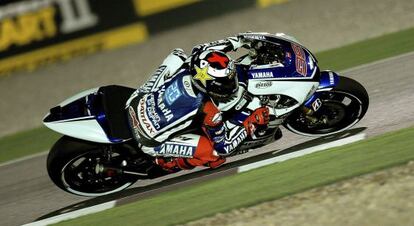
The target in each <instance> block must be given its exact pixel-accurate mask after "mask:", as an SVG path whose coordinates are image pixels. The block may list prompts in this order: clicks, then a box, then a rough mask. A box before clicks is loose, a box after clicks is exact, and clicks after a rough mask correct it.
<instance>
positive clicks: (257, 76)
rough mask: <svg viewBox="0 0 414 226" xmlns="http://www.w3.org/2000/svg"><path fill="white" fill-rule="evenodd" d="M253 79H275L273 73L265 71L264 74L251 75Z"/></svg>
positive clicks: (255, 73)
mask: <svg viewBox="0 0 414 226" xmlns="http://www.w3.org/2000/svg"><path fill="white" fill-rule="evenodd" d="M251 75H252V78H254V79H256V78H273V77H274V76H273V72H272V71H264V72H253V73H251Z"/></svg>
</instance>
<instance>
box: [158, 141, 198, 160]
mask: <svg viewBox="0 0 414 226" xmlns="http://www.w3.org/2000/svg"><path fill="white" fill-rule="evenodd" d="M194 151H195V147H194V146H188V145H183V144H171V143H164V144H162V145H161V148H160V149H159V151H158V154H159V155H164V156H174V157H190V158H191V157H193V156H194Z"/></svg>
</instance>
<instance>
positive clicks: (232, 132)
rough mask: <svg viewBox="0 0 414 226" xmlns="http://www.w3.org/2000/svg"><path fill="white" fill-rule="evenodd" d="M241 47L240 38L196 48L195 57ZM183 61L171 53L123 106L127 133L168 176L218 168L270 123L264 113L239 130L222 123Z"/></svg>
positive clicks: (262, 110) (180, 53) (180, 55)
mask: <svg viewBox="0 0 414 226" xmlns="http://www.w3.org/2000/svg"><path fill="white" fill-rule="evenodd" d="M241 46H242V42H241V41H240V40H239V38H237V37H232V38H228V39H226V40H221V41H216V42H213V43H209V44H202V45H199V46H196V47H195V48H194V49H193V53H194V52H196V51H203V50H206V49H215V50H221V51H231V50H236V49H237V48H239V47H241ZM186 61H187V62H188V58H187V56H186V55H185V54H184V52H183V51H182V50H180V49H175V50H174V51H173V52H172V53H171V54H170V55H169V56H168V57H167V58H166V59H165V60H164V62H163V63H162V65H161V66H160V67H159V68H158V69H157V70H156V72H155V73H154V75H153V76H152V77H151V78H150V79H149V80H148V81H147V82H146V83H145V84H144V85H142V86H141V87H140V88H138V89H137V90H136V91H135V92H134V93H133V94H132V96H131V97H130V99H129V100H128V102H127V105H126V108H127V112H128V120H129V124H130V127H131V130H132V132H133V135H134V138H135V139H136V140H137V142H138V143H139V144H140V145H142V147H141V149H142V150H143V151H144V152H145V153H147V154H149V155H152V156H155V157H156V162H157V163H158V164H159V165H160V166H161V167H163V168H164V169H166V170H172V171H174V170H177V169H192V168H194V167H195V166H202V165H204V166H208V167H211V168H215V167H218V166H220V165H221V164H223V163H224V162H225V156H228V155H230V154H231V153H232V152H233V151H234V150H236V148H237V146H238V145H239V144H240V143H241V142H242V141H243V140H244V139H246V138H247V136H249V135H251V134H252V133H253V132H254V130H255V128H256V126H257V125H266V124H267V123H268V121H269V113H268V110H267V108H266V107H262V108H259V109H257V110H256V111H254V112H253V113H252V114H251V115H250V116H249V117H247V118H246V119H245V120H244V121H243V122H242V123H239V124H234V123H230V122H229V121H228V120H223V114H222V112H221V111H220V109H219V108H218V104H219V103H217V101H216V102H215V101H214V100H213V99H212V98H210V97H209V96H208V95H207V94H205V93H203V92H200V91H199V90H197V89H196V88H195V87H194V86H193V83H192V75H191V74H190V72H189V68H188V67H186V65H188V64H186ZM233 101H237V100H233Z"/></svg>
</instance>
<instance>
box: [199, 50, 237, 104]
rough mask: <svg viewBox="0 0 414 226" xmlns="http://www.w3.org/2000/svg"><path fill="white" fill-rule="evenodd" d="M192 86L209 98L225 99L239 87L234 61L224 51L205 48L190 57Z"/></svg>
mask: <svg viewBox="0 0 414 226" xmlns="http://www.w3.org/2000/svg"><path fill="white" fill-rule="evenodd" d="M191 74H192V78H193V79H192V81H193V84H194V86H195V87H196V88H197V89H198V90H200V91H201V92H203V93H206V94H208V95H209V96H210V97H211V98H213V99H214V100H218V101H227V100H229V99H230V98H231V97H233V96H234V94H235V93H237V90H238V88H239V84H238V80H237V76H236V69H235V67H234V61H233V60H232V59H231V58H230V57H229V56H228V55H227V54H225V53H224V52H221V51H218V50H206V51H202V52H201V53H199V54H196V55H194V56H193V57H192V59H191Z"/></svg>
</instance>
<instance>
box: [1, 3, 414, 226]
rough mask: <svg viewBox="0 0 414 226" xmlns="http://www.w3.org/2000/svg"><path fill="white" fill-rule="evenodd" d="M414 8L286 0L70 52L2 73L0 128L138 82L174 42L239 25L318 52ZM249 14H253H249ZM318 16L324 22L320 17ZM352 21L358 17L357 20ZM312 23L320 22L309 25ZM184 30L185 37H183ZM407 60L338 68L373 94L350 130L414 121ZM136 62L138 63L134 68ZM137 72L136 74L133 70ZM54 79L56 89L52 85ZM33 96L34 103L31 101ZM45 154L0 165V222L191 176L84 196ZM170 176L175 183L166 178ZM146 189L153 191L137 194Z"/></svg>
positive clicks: (30, 122) (388, 24) (287, 136)
mask: <svg viewBox="0 0 414 226" xmlns="http://www.w3.org/2000/svg"><path fill="white" fill-rule="evenodd" d="M345 5H346V6H348V8H346V9H344V7H345ZM312 6H313V7H314V11H312V13H313V14H318V15H320V16H319V17H313V16H312V14H311V13H310V12H307V11H303V10H302V12H301V14H300V15H298V14H295V13H294V12H300V10H301V9H303V8H305V7H308V8H309V7H312ZM318 6H319V7H318ZM321 6H323V8H322V7H321ZM381 10H382V11H381ZM372 11H376V16H365V17H363V16H362V14H364V13H372ZM333 12H335V13H333ZM413 12H414V2H412V1H411V0H410V1H408V0H407V1H406V0H403V1H398V2H393V1H385V0H384V1H374V0H366V1H364V2H362V3H360V2H359V1H356V0H348V1H340V2H337V1H328V0H315V1H312V3H308V2H307V1H292V2H290V3H287V4H284V5H280V6H277V7H271V8H268V9H264V10H256V9H252V10H245V11H241V12H237V13H234V14H231V15H226V16H222V17H220V18H216V19H213V20H209V21H205V22H202V23H199V24H197V25H194V26H188V27H184V28H181V29H178V30H174V31H171V32H166V33H164V34H161V35H159V36H156V37H154V38H153V39H151V40H150V41H149V42H148V43H145V44H142V45H138V46H132V47H129V48H124V49H121V50H118V51H114V52H107V53H102V54H98V55H94V56H88V57H84V58H79V59H75V60H73V61H70V62H67V63H63V64H58V65H54V66H50V67H47V68H44V69H41V70H39V71H36V72H34V73H20V74H16V75H14V76H10V77H6V78H1V79H0V94H1V96H2V99H1V102H0V108H1V109H2V111H1V118H2V126H5V125H6V126H7V127H2V128H1V131H2V133H3V134H5V133H7V131H8V132H10V131H16V130H18V129H22V128H30V127H33V126H37V125H38V124H39V120H40V118H41V117H42V115H43V112H44V111H45V110H44V109H47V108H48V107H50V106H51V105H53V104H56V103H58V102H59V101H61V100H62V99H63V98H64V97H67V96H69V95H71V94H73V93H76V92H78V91H79V90H82V89H86V88H90V87H93V86H98V85H102V84H111V83H117V84H139V83H141V82H142V80H144V79H145V78H144V76H143V75H147V74H149V73H150V72H151V68H155V67H156V65H157V64H158V62H160V61H161V60H160V59H162V56H164V55H166V54H167V53H168V51H169V50H170V49H172V48H174V47H177V46H181V47H183V48H184V49H186V50H187V51H188V50H189V48H190V46H192V45H194V44H196V43H199V42H200V41H201V42H202V41H211V40H215V39H218V38H222V37H226V36H228V35H231V34H234V33H237V32H239V31H245V30H263V31H264V30H267V31H270V30H272V31H284V32H286V33H290V34H294V35H295V36H297V37H298V38H299V39H300V40H301V41H302V42H303V43H304V44H305V45H306V46H308V47H309V48H310V49H311V50H313V51H319V50H322V49H328V48H332V47H336V46H340V45H343V44H346V43H350V42H354V41H357V40H361V39H365V38H368V37H373V36H377V35H380V34H383V33H387V32H392V31H397V30H400V29H403V28H407V27H411V26H414V24H413V23H414V15H413ZM377 17H378V18H377ZM235 18H240V21H238V22H235V21H234V19H235ZM252 18H254V19H255V20H254V21H252ZM281 18H284V19H285V21H286V20H289V19H290V20H291V22H290V24H289V25H287V24H286V23H285V22H283V20H281ZM318 18H319V19H318ZM320 18H322V19H323V20H324V21H329V23H324V24H322V22H321V21H320V20H322V19H320ZM340 18H342V20H340ZM343 18H345V19H343ZM384 18H386V19H384ZM356 20H360V23H358V22H357V21H356ZM269 21H272V22H269ZM217 24H220V26H217ZM315 24H318V26H317V27H315V26H314V25H315ZM215 25H216V26H215ZM312 26H314V27H312ZM212 27H214V28H215V29H214V32H204V33H202V31H209V29H211V28H212ZM321 32H325V34H326V33H330V34H331V36H332V37H331V38H329V39H327V38H326V37H325V36H324V35H322V34H321ZM362 32H364V34H362ZM200 33H202V34H200ZM183 34H184V35H185V37H186V38H182V35H183ZM310 34H312V35H310ZM333 36H335V37H333ZM308 37H309V38H308ZM334 40H336V41H334ZM114 59H115V60H114ZM143 59H144V60H143ZM413 62H414V54H408V55H405V56H402V57H397V58H393V59H388V60H386V61H381V62H378V63H375V64H371V65H366V66H363V67H360V68H356V69H353V70H349V71H346V72H345V73H343V74H344V75H345V76H349V77H352V78H355V79H357V80H358V81H360V82H361V83H362V84H363V85H364V86H365V87H366V88H367V90H368V93H369V94H370V98H371V105H370V108H369V110H368V113H367V115H366V116H365V118H364V119H363V120H362V121H361V122H360V123H359V124H357V125H356V128H359V129H358V130H356V132H359V131H362V130H364V131H363V132H364V133H366V134H367V135H368V137H370V136H374V135H378V134H381V133H384V132H387V131H392V130H396V129H399V128H404V127H408V126H412V125H414V106H413V105H412V103H414V93H413V92H412V88H413V85H412V84H414V76H413V73H414V72H413V71H414V64H413ZM137 68H140V69H141V68H142V70H139V71H137ZM135 73H136V74H139V75H138V76H135ZM98 76H100V77H99V78H98ZM92 78H93V79H92ZM79 81H82V82H81V83H80V82H79ZM56 86H57V87H58V88H57V89H56V88H54V87H56ZM39 87H41V88H39ZM11 91H13V92H17V91H21V92H18V93H20V95H18V96H14V95H13V92H11ZM28 93H29V94H30V95H28ZM48 97H50V98H48ZM39 100H41V101H39ZM11 102H14V104H11ZM32 102H36V103H39V104H36V105H33V104H31V103H32ZM16 103H18V104H16ZM5 109H8V111H9V113H8V114H6V113H5ZM10 112H11V113H10ZM10 115H12V116H15V117H17V118H13V117H11V116H10ZM16 119H17V120H19V121H21V122H22V123H21V124H20V125H17V126H15V127H14V128H12V129H10V130H9V129H8V128H9V127H10V128H11V127H13V126H12V125H11V124H8V123H9V122H10V121H13V120H16ZM3 122H4V123H3ZM15 124H16V123H15ZM310 140H311V139H309V138H305V137H300V136H296V135H294V134H291V133H289V132H286V133H284V137H283V138H282V139H281V140H280V141H279V142H276V143H274V144H272V145H269V146H267V147H265V148H261V149H258V150H255V151H253V152H250V153H248V154H246V155H242V156H239V157H237V158H243V159H247V160H246V161H255V160H257V159H254V158H253V159H251V158H250V157H252V156H258V157H257V158H262V157H268V156H271V155H272V154H271V153H273V152H274V151H275V150H282V149H286V148H289V147H290V150H295V149H300V148H302V147H303V146H306V145H313V143H307V142H308V141H310ZM319 141H320V140H318V142H319ZM300 144H303V145H300ZM295 145H299V146H295ZM292 147H293V148H292ZM266 153H267V154H266ZM45 159H46V156H40V157H36V158H34V159H30V160H27V161H23V162H19V163H15V164H12V165H7V166H2V167H0V172H1V173H0V181H1V183H0V225H20V224H23V223H28V222H31V221H34V220H35V219H38V218H39V217H45V216H51V215H54V214H58V213H61V212H64V211H70V210H73V209H77V208H81V207H86V206H90V205H95V204H99V203H101V202H104V201H109V200H111V199H115V198H122V197H131V196H140V195H141V196H145V195H151V193H157V192H160V191H164V190H168V189H174V188H175V187H177V186H181V185H183V184H186V183H187V184H188V183H192V181H190V182H185V181H187V180H186V179H188V178H191V176H184V177H179V178H172V179H168V178H165V179H164V180H165V181H164V182H161V183H158V182H159V180H154V181H150V182H148V186H147V187H140V186H145V185H144V184H139V183H137V184H136V185H134V187H132V188H130V189H129V190H127V191H125V192H122V193H119V194H118V195H114V196H110V197H103V198H93V199H90V198H83V197H78V196H74V195H70V194H68V193H65V192H63V191H61V190H60V189H58V188H57V187H55V186H54V185H53V184H52V183H51V181H50V180H49V178H48V177H47V173H46V169H45ZM242 163H243V162H241V163H240V164H242ZM203 174H210V176H209V177H216V176H218V175H220V174H226V173H225V171H222V172H220V171H207V172H204V173H203ZM176 176H178V175H171V177H176ZM157 183H158V184H157ZM174 183H179V184H178V185H175V186H171V185H170V184H174ZM150 184H153V185H150ZM167 185H168V186H167ZM149 188H151V189H156V190H155V191H153V192H146V193H142V191H143V190H148V189H149ZM126 199H128V198H126Z"/></svg>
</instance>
